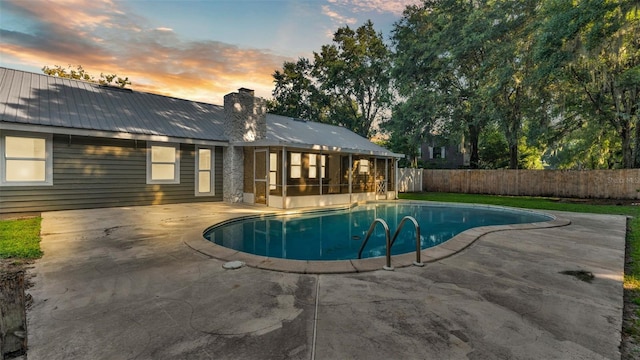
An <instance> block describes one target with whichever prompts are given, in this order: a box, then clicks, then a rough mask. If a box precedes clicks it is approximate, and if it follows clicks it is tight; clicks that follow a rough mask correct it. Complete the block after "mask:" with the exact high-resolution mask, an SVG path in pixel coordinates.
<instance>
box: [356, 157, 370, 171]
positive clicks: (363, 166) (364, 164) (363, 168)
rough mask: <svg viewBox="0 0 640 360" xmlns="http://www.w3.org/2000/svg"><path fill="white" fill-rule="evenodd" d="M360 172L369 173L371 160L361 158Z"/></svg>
mask: <svg viewBox="0 0 640 360" xmlns="http://www.w3.org/2000/svg"><path fill="white" fill-rule="evenodd" d="M358 169H359V170H358V172H359V173H360V174H367V173H369V160H367V159H360V164H359V166H358Z"/></svg>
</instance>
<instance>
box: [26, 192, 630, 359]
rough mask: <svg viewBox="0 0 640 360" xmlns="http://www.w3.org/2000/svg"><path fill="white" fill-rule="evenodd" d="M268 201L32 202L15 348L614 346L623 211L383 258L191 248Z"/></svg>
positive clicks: (159, 351)
mask: <svg viewBox="0 0 640 360" xmlns="http://www.w3.org/2000/svg"><path fill="white" fill-rule="evenodd" d="M274 211H277V210H276V209H271V208H267V207H253V206H237V205H233V206H231V205H228V204H224V203H212V204H205V203H197V204H178V205H158V206H140V207H127V208H108V209H92V210H73V211H60V212H49V213H43V215H42V216H43V222H42V249H43V251H44V252H45V255H44V257H43V258H42V259H40V260H38V261H36V263H35V266H34V268H33V269H32V270H31V274H32V275H34V278H33V283H34V286H33V287H32V288H31V289H29V290H28V292H29V293H30V294H31V295H32V296H33V306H32V307H31V309H30V310H29V311H28V313H27V316H28V326H29V328H28V332H29V352H28V358H29V359H30V360H33V359H134V358H137V359H400V358H402V359H465V358H470V359H620V352H619V348H618V346H619V345H620V337H621V336H620V331H621V328H622V307H623V291H622V280H623V266H624V246H625V228H626V218H625V217H624V216H610V215H594V214H577V213H564V212H562V213H561V212H549V213H551V214H554V215H556V216H557V217H559V218H561V219H566V220H569V221H570V225H567V226H561V227H550V228H549V227H548V228H536V229H525V230H522V229H519V230H505V231H500V232H493V233H488V234H485V235H481V236H480V238H479V239H478V240H477V241H475V242H473V243H472V244H471V245H470V246H469V247H467V248H465V249H464V250H462V251H460V252H458V253H456V254H454V255H451V256H449V257H447V258H444V259H441V260H438V261H435V262H430V263H428V264H427V265H426V266H425V267H421V268H420V267H403V268H396V270H395V271H384V270H375V271H368V272H353V273H344V274H342V273H341V274H299V273H287V272H279V271H272V270H266V269H261V268H255V267H247V266H245V267H242V268H240V269H237V270H225V269H223V267H222V265H223V264H224V261H222V260H218V259H216V258H213V257H211V256H210V255H208V254H207V253H206V252H203V251H197V250H195V248H198V246H197V245H194V244H197V243H198V242H199V241H204V240H201V239H199V238H197V236H198V234H201V233H202V231H203V230H204V229H206V228H207V227H209V226H210V225H212V224H214V223H216V222H219V221H223V220H227V219H230V218H233V217H237V216H242V215H248V214H256V213H263V212H274ZM201 244H202V243H201ZM203 246H206V245H203ZM394 265H395V264H394ZM567 270H568V271H574V270H584V271H589V272H592V273H593V274H594V275H595V279H593V281H592V282H590V283H589V282H585V281H581V280H579V279H577V278H576V277H574V276H570V275H565V274H562V273H561V272H563V271H567Z"/></svg>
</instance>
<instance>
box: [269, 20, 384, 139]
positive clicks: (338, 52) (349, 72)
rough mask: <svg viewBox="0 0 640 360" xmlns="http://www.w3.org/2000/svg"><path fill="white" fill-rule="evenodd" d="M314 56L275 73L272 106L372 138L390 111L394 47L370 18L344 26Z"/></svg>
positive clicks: (281, 112) (283, 112)
mask: <svg viewBox="0 0 640 360" xmlns="http://www.w3.org/2000/svg"><path fill="white" fill-rule="evenodd" d="M333 42H334V44H330V45H324V46H322V49H321V51H320V52H319V53H315V52H314V60H313V63H311V61H310V60H308V59H305V58H301V59H298V61H297V62H296V63H293V62H285V63H284V65H283V69H282V70H277V71H276V72H275V73H274V74H273V77H274V83H275V89H274V90H273V92H272V95H273V97H274V99H273V100H272V101H270V102H269V104H270V108H269V111H271V112H274V113H277V114H281V115H286V116H295V117H302V118H306V119H310V120H315V121H321V122H326V123H330V124H334V125H340V126H344V127H346V128H348V129H350V130H352V131H354V132H356V133H357V134H359V135H362V136H364V137H370V136H371V135H373V132H374V124H375V123H377V122H381V121H382V120H383V119H384V117H385V115H386V114H387V113H388V109H389V104H390V102H391V93H390V91H389V81H390V80H389V79H390V77H389V68H390V51H389V49H388V48H387V46H386V45H385V43H384V41H383V38H382V34H380V33H376V32H375V30H374V28H373V23H372V22H371V21H367V22H366V23H365V24H364V25H362V26H360V27H359V28H357V29H356V30H353V29H351V28H350V27H348V26H345V27H341V28H339V29H338V30H337V31H336V32H335V34H334V37H333Z"/></svg>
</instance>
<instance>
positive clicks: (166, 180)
mask: <svg viewBox="0 0 640 360" xmlns="http://www.w3.org/2000/svg"><path fill="white" fill-rule="evenodd" d="M147 149H148V151H147V184H179V183H180V153H179V151H178V150H179V145H177V144H161V145H160V144H154V143H149V145H148V147H147Z"/></svg>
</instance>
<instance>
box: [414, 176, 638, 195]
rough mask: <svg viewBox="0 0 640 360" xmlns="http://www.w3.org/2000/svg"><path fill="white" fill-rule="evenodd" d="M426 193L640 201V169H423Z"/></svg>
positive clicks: (423, 183) (423, 184) (423, 188)
mask: <svg viewBox="0 0 640 360" xmlns="http://www.w3.org/2000/svg"><path fill="white" fill-rule="evenodd" d="M422 190H423V191H432V192H452V193H469V194H492V195H514V196H548V197H567V198H583V199H586V198H601V199H640V169H621V170H427V169H425V170H423V172H422Z"/></svg>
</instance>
